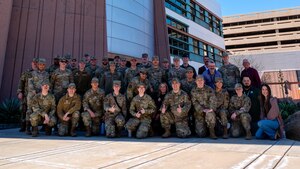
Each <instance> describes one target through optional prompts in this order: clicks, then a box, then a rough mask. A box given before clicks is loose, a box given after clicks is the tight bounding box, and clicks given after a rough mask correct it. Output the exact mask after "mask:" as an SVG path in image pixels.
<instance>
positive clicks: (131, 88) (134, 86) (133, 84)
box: [126, 76, 151, 101]
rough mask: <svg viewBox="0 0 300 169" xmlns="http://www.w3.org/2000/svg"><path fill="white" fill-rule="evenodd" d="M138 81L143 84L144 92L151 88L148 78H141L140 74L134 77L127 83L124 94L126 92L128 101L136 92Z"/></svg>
mask: <svg viewBox="0 0 300 169" xmlns="http://www.w3.org/2000/svg"><path fill="white" fill-rule="evenodd" d="M139 83H143V84H145V88H146V92H148V93H149V90H150V89H151V84H150V82H149V80H148V79H145V80H142V79H141V78H140V76H138V77H135V78H133V79H132V80H131V82H130V83H129V84H128V87H127V92H126V94H127V99H128V101H131V100H132V98H133V97H134V96H136V95H137V94H138V91H137V85H138V84H139Z"/></svg>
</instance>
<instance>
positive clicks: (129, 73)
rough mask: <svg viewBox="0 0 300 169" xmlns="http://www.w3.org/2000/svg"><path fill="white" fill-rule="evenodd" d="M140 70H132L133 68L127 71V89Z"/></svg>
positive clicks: (125, 80) (125, 79)
mask: <svg viewBox="0 0 300 169" xmlns="http://www.w3.org/2000/svg"><path fill="white" fill-rule="evenodd" d="M139 72H140V70H139V69H138V68H136V69H132V68H131V67H130V68H128V69H126V71H125V76H124V83H125V87H128V84H129V83H130V81H131V80H132V79H133V78H134V77H136V76H137V75H138V74H139Z"/></svg>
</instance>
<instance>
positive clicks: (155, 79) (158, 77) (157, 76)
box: [148, 67, 166, 95]
mask: <svg viewBox="0 0 300 169" xmlns="http://www.w3.org/2000/svg"><path fill="white" fill-rule="evenodd" d="M148 79H149V81H150V84H151V86H152V87H153V91H154V92H156V93H157V91H158V88H159V85H160V84H161V83H162V82H164V81H166V75H165V71H164V70H163V69H162V68H160V67H158V68H154V67H151V68H149V69H148ZM154 95H156V94H154Z"/></svg>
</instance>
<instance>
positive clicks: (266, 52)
mask: <svg viewBox="0 0 300 169" xmlns="http://www.w3.org/2000/svg"><path fill="white" fill-rule="evenodd" d="M223 19H224V21H223V31H224V39H225V45H226V49H227V50H228V51H229V52H230V53H232V54H233V58H234V60H233V61H241V60H242V59H241V58H248V59H249V58H250V60H251V61H252V62H253V65H256V66H257V69H258V71H259V72H260V75H261V79H262V80H263V81H264V82H267V83H270V84H272V85H271V87H272V91H275V93H274V94H275V96H277V97H280V98H282V97H286V96H289V97H293V98H295V99H300V94H299V85H298V84H296V83H298V82H299V81H300V79H299V75H300V74H299V73H300V71H299V70H300V67H299V65H300V24H299V23H300V7H296V8H290V9H280V10H274V11H265V12H259V13H250V14H244V15H235V16H226V17H223ZM238 58H239V59H238ZM237 64H241V62H238V63H237ZM279 74H282V75H283V79H282V80H281V79H280V78H279ZM281 81H288V82H291V83H293V84H289V85H288V86H287V89H288V90H287V91H288V93H289V94H288V95H286V94H285V91H284V90H285V89H284V90H283V88H282V86H281V85H280V84H274V83H278V82H281Z"/></svg>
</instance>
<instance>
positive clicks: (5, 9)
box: [0, 0, 13, 88]
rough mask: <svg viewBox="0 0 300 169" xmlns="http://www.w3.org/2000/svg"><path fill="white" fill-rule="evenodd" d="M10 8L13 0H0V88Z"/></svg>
mask: <svg viewBox="0 0 300 169" xmlns="http://www.w3.org/2000/svg"><path fill="white" fill-rule="evenodd" d="M12 6H13V0H0V28H1V29H0V37H1V38H0V88H1V85H2V75H3V68H4V61H5V52H6V44H7V37H8V32H9V25H10V17H11V11H12Z"/></svg>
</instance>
